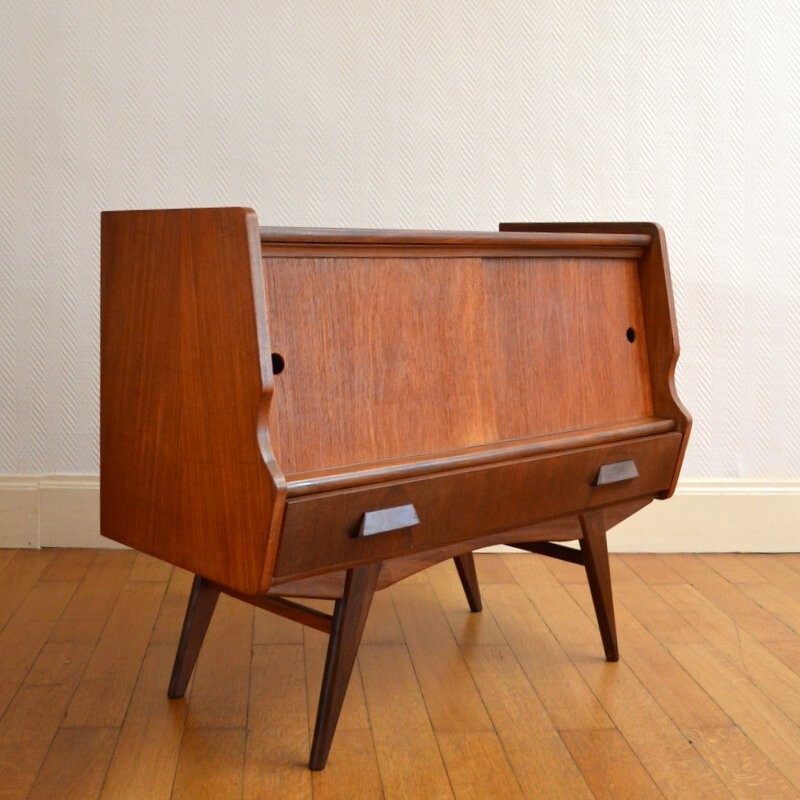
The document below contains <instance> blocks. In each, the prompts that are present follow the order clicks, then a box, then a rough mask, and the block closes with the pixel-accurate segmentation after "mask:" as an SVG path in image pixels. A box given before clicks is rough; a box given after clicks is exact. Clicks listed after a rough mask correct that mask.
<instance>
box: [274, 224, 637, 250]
mask: <svg viewBox="0 0 800 800" xmlns="http://www.w3.org/2000/svg"><path fill="white" fill-rule="evenodd" d="M259 230H260V234H261V244H262V246H267V247H269V246H273V245H299V244H304V245H315V244H320V245H326V246H327V245H337V244H339V245H348V244H358V245H403V246H408V245H420V246H437V245H447V246H448V247H453V246H456V247H457V246H459V245H461V246H473V247H474V246H480V247H488V248H491V247H497V248H508V247H514V248H516V247H531V248H566V249H569V248H587V247H588V248H592V249H595V248H600V249H602V248H610V249H615V248H630V249H635V250H642V249H644V248H647V247H649V246H650V244H651V242H652V236H651V235H650V234H647V233H621V232H617V231H613V232H594V231H593V232H586V231H536V232H527V231H526V232H519V231H422V230H389V229H386V230H383V229H370V228H355V229H348V228H293V227H262V228H260V229H259Z"/></svg>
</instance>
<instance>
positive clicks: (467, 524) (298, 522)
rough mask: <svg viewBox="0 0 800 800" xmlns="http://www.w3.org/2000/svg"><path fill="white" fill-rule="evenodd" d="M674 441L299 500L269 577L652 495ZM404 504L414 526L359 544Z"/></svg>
mask: <svg viewBox="0 0 800 800" xmlns="http://www.w3.org/2000/svg"><path fill="white" fill-rule="evenodd" d="M681 438H682V434H680V433H668V434H664V435H661V436H652V437H647V438H644V439H634V440H631V441H628V442H618V443H616V444H611V445H604V446H601V447H590V448H584V449H581V450H574V451H571V452H566V453H556V454H552V455H547V456H539V457H537V458H530V459H525V460H519V461H512V462H508V463H501V464H492V465H487V466H481V467H474V468H471V469H465V470H457V471H453V472H445V473H440V474H437V475H433V476H430V477H420V478H414V479H410V480H405V481H397V482H394V483H390V484H380V485H375V486H368V487H359V488H356V489H345V490H341V491H336V492H326V493H324V494H318V495H309V496H307V497H298V498H296V499H293V500H290V501H289V502H288V503H287V505H286V515H285V517H284V524H283V533H282V535H281V542H280V547H279V551H278V560H277V564H276V568H275V577H280V578H287V577H289V576H291V577H301V576H304V575H311V574H316V573H322V572H327V571H329V570H335V569H342V568H345V567H349V566H353V565H355V564H360V563H365V562H368V561H374V560H378V559H384V558H391V557H394V556H397V555H401V554H404V553H408V552H412V551H414V550H427V549H430V548H432V547H437V546H439V545H441V544H446V543H450V542H457V541H461V540H466V539H474V538H475V537H478V536H481V535H483V534H489V533H498V532H500V531H504V530H514V529H516V528H521V527H524V526H526V525H532V524H534V523H536V522H540V521H542V520H546V519H550V518H553V517H558V516H561V515H564V514H575V513H577V512H580V511H583V510H585V509H590V508H597V507H600V506H604V505H608V504H611V503H618V502H621V501H623V500H626V499H630V498H634V497H644V496H647V495H655V494H657V493H658V492H660V491H663V490H665V489H667V488H668V487H669V485H670V483H671V481H672V476H673V473H674V471H675V464H676V460H677V457H678V451H679V448H680V443H681ZM601 468H603V469H602V470H601ZM598 479H599V480H598ZM598 484H599V485H598ZM408 504H411V505H413V507H414V511H415V512H416V515H417V517H418V518H419V524H417V525H414V526H413V527H409V528H405V529H402V530H396V531H389V532H385V533H379V534H377V535H374V536H368V537H365V536H360V535H359V533H360V531H361V528H362V521H363V519H364V514H365V513H366V512H369V511H377V510H380V509H388V508H395V507H398V506H407V505H408Z"/></svg>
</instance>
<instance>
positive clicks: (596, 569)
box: [580, 513, 619, 661]
mask: <svg viewBox="0 0 800 800" xmlns="http://www.w3.org/2000/svg"><path fill="white" fill-rule="evenodd" d="M580 521H581V528H582V530H583V538H582V539H581V540H580V543H581V552H582V553H583V560H584V566H585V567H586V577H587V578H588V580H589V589H590V590H591V592H592V602H593V603H594V611H595V614H597V624H598V626H599V628H600V637H601V638H602V640H603V649H604V650H605V653H606V661H619V650H618V649H617V626H616V622H615V621H614V598H613V596H612V594H611V572H610V570H609V567H608V545H607V543H606V529H605V525H604V524H603V518H602V515H601V514H597V513H594V514H591V513H590V514H581V517H580Z"/></svg>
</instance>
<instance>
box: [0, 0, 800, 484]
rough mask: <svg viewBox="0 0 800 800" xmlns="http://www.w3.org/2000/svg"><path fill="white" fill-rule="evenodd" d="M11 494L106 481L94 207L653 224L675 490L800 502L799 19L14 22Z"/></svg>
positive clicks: (467, 223)
mask: <svg viewBox="0 0 800 800" xmlns="http://www.w3.org/2000/svg"><path fill="white" fill-rule="evenodd" d="M0 180H1V181H2V183H1V184H0V473H26V474H44V473H46V474H53V473H95V472H96V471H97V469H98V440H97V436H98V291H99V289H98V274H99V213H100V211H101V210H102V209H110V208H135V207H175V206H190V205H192V206H194V205H227V204H235V205H250V206H252V207H254V208H255V209H256V210H257V211H258V213H259V216H260V219H261V221H262V224H282V225H284V224H285V225H334V226H365V227H370V226H381V227H421V228H458V229H460V228H465V229H492V228H495V227H496V224H497V222H498V221H500V220H540V221H541V220H618V219H636V220H639V219H645V220H655V221H657V222H660V223H661V224H662V225H664V227H665V228H666V231H667V241H668V246H669V250H670V256H671V264H672V274H673V283H674V289H675V295H676V305H677V313H678V322H679V326H680V331H681V344H682V351H683V354H682V358H681V362H680V365H679V370H678V388H679V392H680V395H681V397H682V399H683V400H684V402H685V404H686V405H687V407H688V408H689V409H690V410H691V412H692V413H693V415H694V417H695V428H694V438H693V440H692V441H691V443H690V446H689V452H688V454H687V461H686V465H685V469H684V476H686V477H694V478H748V479H765V480H780V479H796V478H798V477H800V264H798V258H800V4H797V3H792V2H788V1H787V2H768V1H765V0H758V2H751V1H750V0H729V1H728V2H724V1H723V0H717V1H716V2H703V1H702V0H691V2H689V1H688V0H687V1H686V2H680V1H679V0H663V2H653V0H649V1H642V2H633V1H631V2H602V0H597V1H596V2H590V1H589V0H586V2H533V1H532V0H515V1H514V2H512V1H511V0H508V1H507V2H498V1H497V0H493V1H492V2H490V1H489V0H483V1H481V0H469V1H468V2H436V0H413V2H402V1H401V0H392V1H391V2H368V0H358V1H357V2H356V1H352V2H317V3H310V2H303V1H302V0H293V1H292V2H288V1H286V2H270V0H249V1H247V2H245V1H244V0H241V1H239V0H228V2H188V1H187V0H171V1H169V0H166V1H165V0H158V2H155V1H154V0H153V1H151V0H138V1H137V0H131V1H129V2H111V0H83V1H82V2H79V1H78V0H49V1H47V2H45V1H44V0H27V1H26V2H16V0H14V1H12V0H0Z"/></svg>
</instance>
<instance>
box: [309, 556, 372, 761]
mask: <svg viewBox="0 0 800 800" xmlns="http://www.w3.org/2000/svg"><path fill="white" fill-rule="evenodd" d="M380 571H381V565H380V563H377V564H366V565H365V566H362V567H354V568H353V569H350V570H348V571H347V578H346V579H345V584H344V595H343V596H342V598H341V599H340V600H337V601H336V606H335V607H334V611H333V622H332V624H331V633H330V640H329V642H328V654H327V656H326V658H325V671H324V673H323V676H322V689H321V691H320V695H319V705H318V707H317V722H316V725H315V727H314V741H313V742H312V743H311V757H310V758H309V762H308V766H309V767H310V768H311V769H314V770H318V769H322V768H323V767H324V766H325V764H326V762H327V760H328V753H329V752H330V749H331V742H332V741H333V734H334V732H335V730H336V723H337V722H338V721H339V713H340V712H341V710H342V703H343V702H344V696H345V693H346V692H347V684H348V683H349V681H350V674H351V672H352V671H353V665H354V664H355V661H356V653H357V652H358V645H359V643H360V642H361V634H362V633H363V632H364V625H365V624H366V621H367V615H368V614H369V607H370V605H371V604H372V597H373V595H374V594H375V587H376V585H377V583H378V575H379V573H380Z"/></svg>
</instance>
